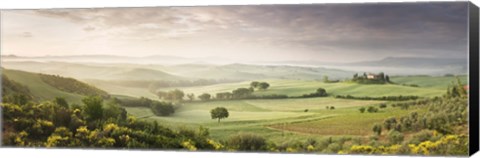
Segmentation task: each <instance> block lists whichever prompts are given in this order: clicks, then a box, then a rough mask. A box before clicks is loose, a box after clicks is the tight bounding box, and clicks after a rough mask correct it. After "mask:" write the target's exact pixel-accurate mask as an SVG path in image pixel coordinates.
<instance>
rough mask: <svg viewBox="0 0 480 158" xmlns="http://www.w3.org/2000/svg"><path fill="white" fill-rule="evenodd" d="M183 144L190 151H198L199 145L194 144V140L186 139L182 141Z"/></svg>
mask: <svg viewBox="0 0 480 158" xmlns="http://www.w3.org/2000/svg"><path fill="white" fill-rule="evenodd" d="M182 146H183V147H184V148H186V149H188V150H190V151H196V150H197V147H195V145H194V144H193V142H192V140H190V139H189V140H186V141H183V142H182Z"/></svg>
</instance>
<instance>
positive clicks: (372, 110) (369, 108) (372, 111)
mask: <svg viewBox="0 0 480 158" xmlns="http://www.w3.org/2000/svg"><path fill="white" fill-rule="evenodd" d="M367 111H368V112H369V113H374V112H378V108H376V107H373V106H369V107H368V108H367Z"/></svg>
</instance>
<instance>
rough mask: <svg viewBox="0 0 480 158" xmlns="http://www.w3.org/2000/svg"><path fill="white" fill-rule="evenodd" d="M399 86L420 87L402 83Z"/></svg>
mask: <svg viewBox="0 0 480 158" xmlns="http://www.w3.org/2000/svg"><path fill="white" fill-rule="evenodd" d="M400 85H402V86H408V87H420V86H419V85H417V84H406V83H402V84H400Z"/></svg>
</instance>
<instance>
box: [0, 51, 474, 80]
mask: <svg viewBox="0 0 480 158" xmlns="http://www.w3.org/2000/svg"><path fill="white" fill-rule="evenodd" d="M1 57H2V61H57V62H76V63H128V64H141V65H145V64H155V65H183V66H187V65H202V66H203V68H204V69H206V68H208V65H229V64H236V63H242V64H245V65H277V66H279V65H284V66H285V65H288V66H301V67H325V68H333V69H342V70H347V71H373V72H375V71H385V72H390V73H395V74H409V73H412V71H413V73H415V74H431V75H442V74H445V73H454V74H466V73H467V70H468V65H467V63H468V61H467V59H461V58H423V57H386V58H383V59H380V60H372V61H361V62H350V63H336V62H320V61H315V60H307V61H250V62H241V61H235V60H231V59H224V58H216V57H202V58H185V57H178V56H166V55H153V56H145V57H128V56H115V55H72V56H38V57H22V56H14V55H4V56H1ZM210 70H211V69H210ZM242 73H244V74H243V75H246V76H249V75H254V76H257V77H260V76H258V74H250V72H242Z"/></svg>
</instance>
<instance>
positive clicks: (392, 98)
mask: <svg viewBox="0 0 480 158" xmlns="http://www.w3.org/2000/svg"><path fill="white" fill-rule="evenodd" d="M335 98H340V99H357V100H385V101H405V100H416V99H418V98H419V97H418V96H415V95H410V96H402V95H400V96H382V97H369V96H363V97H355V96H351V95H335Z"/></svg>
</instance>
